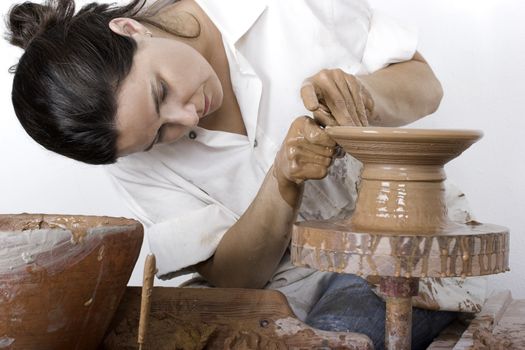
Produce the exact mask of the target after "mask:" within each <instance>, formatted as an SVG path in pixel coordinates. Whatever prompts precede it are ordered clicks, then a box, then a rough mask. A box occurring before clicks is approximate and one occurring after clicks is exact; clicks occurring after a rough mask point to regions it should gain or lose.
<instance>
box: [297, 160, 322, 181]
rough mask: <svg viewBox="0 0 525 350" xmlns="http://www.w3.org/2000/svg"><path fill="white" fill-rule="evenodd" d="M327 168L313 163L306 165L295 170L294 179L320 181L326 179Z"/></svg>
mask: <svg viewBox="0 0 525 350" xmlns="http://www.w3.org/2000/svg"><path fill="white" fill-rule="evenodd" d="M327 174H328V168H327V167H325V166H322V165H319V164H315V163H307V164H304V165H303V166H300V167H298V168H297V171H296V172H295V173H294V177H296V178H299V179H302V180H320V179H323V178H324V177H326V175H327Z"/></svg>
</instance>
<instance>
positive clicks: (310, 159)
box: [297, 151, 332, 167]
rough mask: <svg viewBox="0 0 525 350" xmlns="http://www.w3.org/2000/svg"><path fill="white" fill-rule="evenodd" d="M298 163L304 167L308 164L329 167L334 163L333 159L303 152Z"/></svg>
mask: <svg viewBox="0 0 525 350" xmlns="http://www.w3.org/2000/svg"><path fill="white" fill-rule="evenodd" d="M297 162H298V163H299V164H301V165H303V166H306V164H317V165H321V166H324V167H328V166H329V165H330V164H331V163H332V157H323V156H321V155H318V154H315V153H313V152H308V151H306V152H303V153H301V154H300V155H299V156H298V157H297Z"/></svg>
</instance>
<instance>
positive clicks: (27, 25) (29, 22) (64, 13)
mask: <svg viewBox="0 0 525 350" xmlns="http://www.w3.org/2000/svg"><path fill="white" fill-rule="evenodd" d="M74 12H75V2H74V0H48V1H46V3H45V4H36V3H33V2H28V1H27V2H24V3H22V4H17V5H15V6H13V7H12V8H11V9H10V10H9V14H8V18H7V28H8V33H7V40H9V42H10V43H11V44H13V45H16V46H19V47H21V48H23V49H26V48H27V46H28V45H29V43H30V42H31V41H32V40H33V38H34V37H36V36H37V35H39V34H41V33H43V32H44V31H45V30H46V29H48V28H49V27H51V26H53V25H54V24H56V23H57V21H61V20H65V19H66V18H68V17H72V16H73V14H74Z"/></svg>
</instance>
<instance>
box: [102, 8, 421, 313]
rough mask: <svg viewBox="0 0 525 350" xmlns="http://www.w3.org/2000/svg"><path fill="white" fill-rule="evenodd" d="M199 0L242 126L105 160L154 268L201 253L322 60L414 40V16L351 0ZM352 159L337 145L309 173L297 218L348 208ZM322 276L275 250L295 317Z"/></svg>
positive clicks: (280, 284)
mask: <svg viewBox="0 0 525 350" xmlns="http://www.w3.org/2000/svg"><path fill="white" fill-rule="evenodd" d="M197 2H198V4H199V5H200V6H201V8H202V9H203V10H204V11H205V12H206V13H207V15H208V16H209V17H210V19H211V20H212V21H213V22H214V24H215V25H216V26H217V28H218V29H219V30H220V32H221V33H222V37H223V42H224V47H225V50H226V54H227V58H228V62H229V68H230V75H231V81H232V86H233V90H234V92H235V95H236V97H237V101H238V103H239V107H240V110H241V113H242V117H243V121H244V123H245V126H246V130H247V136H244V135H239V134H232V133H227V132H221V131H210V130H206V129H203V128H200V127H194V128H192V129H191V130H190V131H188V133H187V134H186V135H185V136H183V137H182V138H181V139H179V140H178V141H176V142H174V143H172V144H169V145H164V144H161V145H157V146H155V147H154V148H153V149H152V150H151V151H149V152H145V153H136V154H133V155H130V156H127V157H124V158H121V159H119V161H118V162H117V163H116V164H115V165H112V166H109V167H108V170H109V172H110V173H111V174H112V176H113V177H114V179H115V180H116V181H115V184H116V186H117V189H118V190H119V191H120V192H121V194H122V196H124V197H125V198H126V200H127V202H128V204H129V206H130V208H131V209H132V211H133V212H134V213H135V214H136V215H137V217H138V218H139V219H140V220H141V221H142V222H143V223H144V225H145V226H146V232H147V237H148V239H149V243H150V248H151V250H152V252H153V253H154V254H155V255H156V258H157V265H158V269H159V271H158V275H159V277H160V278H171V277H175V276H177V275H181V274H184V273H188V272H191V271H192V266H194V265H195V264H197V263H199V262H201V261H204V260H207V259H208V258H209V257H211V256H212V255H213V254H214V252H215V249H216V247H217V245H218V244H219V242H220V240H221V238H222V236H223V234H224V233H225V232H226V231H227V230H228V228H229V227H231V226H232V225H233V224H234V223H235V222H236V220H237V219H238V218H239V217H240V216H241V215H242V214H243V213H244V211H245V210H246V209H247V207H248V206H249V205H250V203H251V202H252V200H253V199H254V197H255V195H256V193H257V191H258V190H259V187H260V186H261V184H262V181H263V179H264V177H265V174H266V172H267V171H268V169H269V168H270V166H271V165H272V163H273V160H274V157H275V154H276V152H277V150H278V149H279V147H280V144H281V142H282V140H283V139H284V136H285V135H286V132H287V130H288V127H289V125H290V124H291V122H292V121H293V120H294V119H295V118H296V117H297V116H300V115H304V114H305V113H306V112H307V111H306V110H305V108H304V106H303V104H302V101H301V99H300V87H301V83H302V81H303V80H304V79H305V78H307V77H309V76H312V75H314V74H316V73H318V72H319V71H320V70H321V69H324V68H341V69H343V70H344V71H345V72H347V73H351V74H367V73H370V72H373V71H375V70H377V69H380V68H383V67H385V66H387V65H388V64H390V63H395V62H400V61H404V60H409V59H410V58H412V56H413V54H414V53H415V50H416V44H417V35H416V32H415V31H414V30H413V29H412V28H409V27H406V26H403V25H401V24H399V23H397V22H395V21H393V20H391V19H389V18H388V17H386V16H384V15H382V14H380V13H378V12H376V11H372V10H371V9H370V8H369V6H368V4H367V3H366V2H365V1H360V0H354V1H352V0H323V1H318V0H301V1H292V0H290V1H279V0H268V1H259V0H257V1H253V0H252V1H235V0H221V1H217V0H215V1H214V0H198V1H197ZM359 170H360V163H359V162H358V161H356V160H355V159H353V158H352V157H349V156H346V157H345V158H344V159H342V160H338V161H336V164H334V166H333V167H332V168H331V169H330V172H329V175H328V176H327V178H325V179H323V180H321V181H308V182H307V183H306V188H305V192H304V197H303V204H302V206H301V210H300V215H299V216H300V218H299V219H300V220H308V219H326V218H330V217H344V216H346V215H348V214H349V213H351V211H352V210H353V208H354V205H355V198H356V190H355V189H356V181H357V180H358V176H359ZM329 276H331V275H330V274H327V273H321V272H315V271H314V270H311V269H304V268H296V267H292V266H291V265H290V263H289V260H288V259H287V257H285V258H284V259H283V262H282V263H281V266H280V267H279V269H278V271H277V273H276V275H275V276H274V278H273V279H272V281H271V282H270V283H269V285H268V287H270V288H277V289H279V290H281V291H283V292H284V293H285V294H286V295H287V297H288V299H289V301H290V304H291V306H292V308H293V309H294V311H295V312H296V313H297V315H298V316H299V317H300V318H304V316H305V315H306V313H307V312H308V310H309V307H310V304H311V301H315V300H316V298H317V296H318V295H319V293H320V290H321V289H322V287H323V285H324V284H326V283H327V281H328V280H329V278H330V277H329ZM305 285H308V286H310V287H311V288H310V289H308V288H305V287H304V286H305ZM315 286H316V287H315ZM305 290H308V291H307V292H305ZM301 293H302V294H301ZM299 294H301V295H299Z"/></svg>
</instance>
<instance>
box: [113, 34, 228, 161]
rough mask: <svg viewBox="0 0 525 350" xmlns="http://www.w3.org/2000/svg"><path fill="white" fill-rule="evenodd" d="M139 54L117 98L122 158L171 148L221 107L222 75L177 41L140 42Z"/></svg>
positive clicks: (138, 38) (147, 38)
mask: <svg viewBox="0 0 525 350" xmlns="http://www.w3.org/2000/svg"><path fill="white" fill-rule="evenodd" d="M134 39H135V40H136V42H137V47H138V48H137V52H136V53H135V56H134V57H133V66H132V68H131V71H130V73H129V75H128V76H127V77H126V79H125V80H124V81H123V82H122V83H121V86H120V89H119V91H118V92H117V104H118V108H117V115H116V124H117V129H118V131H119V137H118V139H117V148H118V155H119V156H124V155H127V154H131V153H134V152H141V151H146V150H149V149H150V148H151V147H152V146H153V145H154V144H155V143H159V142H162V143H170V142H173V141H175V140H177V139H178V138H179V137H181V136H182V135H183V134H184V133H185V132H186V131H187V130H188V129H189V128H191V127H193V126H196V125H197V124H198V123H199V120H200V119H201V118H203V117H204V116H206V115H208V114H210V113H212V112H214V111H216V110H217V109H218V108H219V107H220V106H221V104H222V98H223V91H222V86H221V83H220V81H219V78H218V77H217V74H216V73H215V71H214V70H213V68H212V67H211V66H210V64H209V63H208V62H207V61H206V59H205V58H204V57H203V56H202V55H201V54H200V53H199V52H198V51H196V50H195V49H194V48H192V47H191V46H189V45H187V44H185V43H183V42H180V41H178V40H173V39H168V38H157V37H150V36H145V35H141V36H138V35H137V36H136V37H134Z"/></svg>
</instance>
